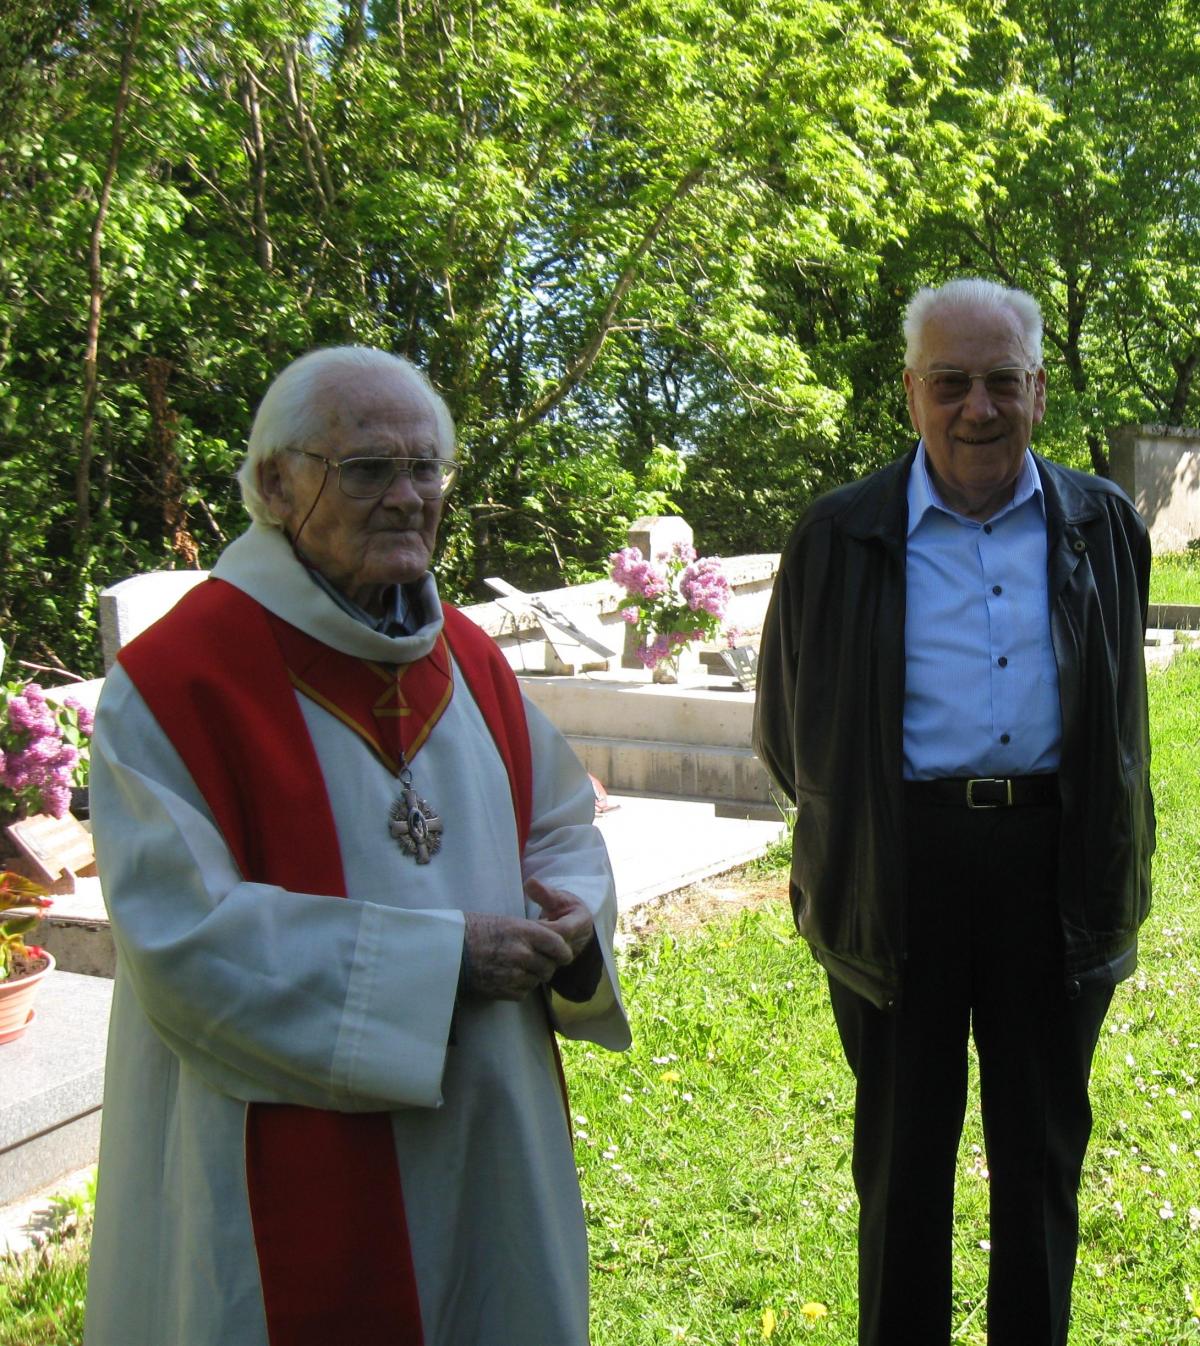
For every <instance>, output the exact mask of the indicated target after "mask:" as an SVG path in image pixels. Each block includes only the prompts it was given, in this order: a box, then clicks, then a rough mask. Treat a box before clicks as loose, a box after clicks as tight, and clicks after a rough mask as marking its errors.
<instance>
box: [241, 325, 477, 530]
mask: <svg viewBox="0 0 1200 1346" xmlns="http://www.w3.org/2000/svg"><path fill="white" fill-rule="evenodd" d="M366 373H376V374H384V375H387V376H389V377H391V378H393V379H395V380H397V381H398V382H399V383H402V384H404V385H405V386H406V387H407V388H408V389H409V390H410V391H411V392H413V393H415V394H417V395H418V396H419V397H422V398H424V400H425V401H426V403H427V404H428V406H429V409H430V411H431V412H432V413H433V419H434V424H435V426H436V427H437V452H438V456H439V457H440V458H453V457H454V455H455V449H454V421H453V420H452V419H451V417H450V412H449V410H448V408H447V406H446V404H445V402H443V401H442V399H441V397H440V396H439V395H438V393H437V392H436V391H435V389H434V387H433V384H431V383H430V382H429V380H428V379H427V378H426V377H425V375H424V374H423V373H421V371H420V370H419V369H418V368H417V367H416V365H414V364H412V363H411V362H410V361H408V360H406V359H405V358H404V357H403V356H402V355H392V354H390V353H389V352H388V351H381V350H375V349H374V348H372V347H370V346H330V347H327V348H325V349H323V350H315V351H309V353H308V354H307V355H302V356H300V358H299V359H298V360H293V361H292V363H291V364H290V365H288V366H287V367H286V368H285V369H282V370H280V372H279V373H278V374H277V375H276V376H275V379H274V381H273V382H272V384H271V386H270V387H269V388H268V389H267V391H266V393H265V395H264V396H263V400H262V401H261V402H260V403H259V404H258V410H257V411H256V412H255V414H254V424H253V425H252V426H251V427H250V438H249V440H248V441H247V444H246V457H245V458H244V459H243V461H242V465H241V467H240V468H238V474H237V479H238V485H239V486H240V487H241V490H242V503H243V504H244V505H245V506H246V510H247V513H249V515H250V517H251V518H252V519H253V520H254V521H255V522H256V523H265V524H269V525H270V526H271V527H272V528H279V527H282V524H281V523H280V521H279V520H278V519H277V518H276V517H275V516H274V515H273V514H272V513H271V511H270V509H269V508H268V507H267V502H266V499H265V498H264V496H263V494H262V491H261V490H260V489H259V485H258V470H259V468H260V467H261V466H262V465H263V464H264V463H266V462H269V461H270V460H271V459H272V458H274V457H275V456H276V455H278V454H280V453H283V452H284V450H286V449H302V448H304V447H305V445H307V444H309V443H310V442H311V441H312V440H314V439H316V438H317V437H318V436H319V435H320V434H321V433H323V431H324V428H325V427H324V425H323V424H322V423H321V422H320V421H319V419H318V407H319V403H320V394H321V391H322V390H323V389H324V388H327V387H328V386H329V384H330V383H331V382H332V381H333V380H344V381H346V382H351V381H352V380H353V379H354V378H355V376H359V375H363V374H366Z"/></svg>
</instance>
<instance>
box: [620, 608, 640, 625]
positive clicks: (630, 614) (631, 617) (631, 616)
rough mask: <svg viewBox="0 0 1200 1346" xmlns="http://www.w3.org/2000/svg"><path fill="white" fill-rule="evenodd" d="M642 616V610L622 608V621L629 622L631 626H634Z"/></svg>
mask: <svg viewBox="0 0 1200 1346" xmlns="http://www.w3.org/2000/svg"><path fill="white" fill-rule="evenodd" d="M641 615H642V610H641V608H622V609H621V620H622V621H623V622H629V624H630V625H632V624H633V623H634V622H636V621H638V620H640V618H641Z"/></svg>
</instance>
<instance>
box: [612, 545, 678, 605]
mask: <svg viewBox="0 0 1200 1346" xmlns="http://www.w3.org/2000/svg"><path fill="white" fill-rule="evenodd" d="M608 559H609V562H610V563H611V565H612V577H613V579H614V580H616V582H617V583H618V584H620V585H623V586H624V587H625V589H626V590H627V591H628V592H629V593H630V594H633V595H635V596H640V597H642V598H659V597H661V596H662V595H663V594H665V593H666V592H667V590H668V588H669V585H668V583H667V577H666V576H665V575H664V574H663V573H662V571H661V570H659V569H658V567H657V566H655V565H653V564H652V563H651V562H649V561H646V560H643V558H642V553H641V549H640V548H639V547H623V548H622V549H621V550H620V551H615V552H613V554H612V555H611V556H610V557H609V558H608Z"/></svg>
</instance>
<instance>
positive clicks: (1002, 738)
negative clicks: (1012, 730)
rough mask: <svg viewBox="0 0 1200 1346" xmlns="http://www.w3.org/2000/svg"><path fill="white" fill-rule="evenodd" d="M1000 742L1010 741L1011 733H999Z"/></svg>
mask: <svg viewBox="0 0 1200 1346" xmlns="http://www.w3.org/2000/svg"><path fill="white" fill-rule="evenodd" d="M1000 742H1001V743H1011V742H1012V735H1011V734H1001V735H1000Z"/></svg>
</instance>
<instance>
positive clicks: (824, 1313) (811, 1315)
mask: <svg viewBox="0 0 1200 1346" xmlns="http://www.w3.org/2000/svg"><path fill="white" fill-rule="evenodd" d="M800 1314H801V1317H804V1318H807V1319H808V1321H809V1322H810V1323H815V1322H816V1321H817V1319H818V1318H828V1317H829V1310H828V1309H827V1308H826V1307H825V1305H824V1304H818V1303H816V1302H815V1301H814V1300H811V1299H810V1300H809V1302H808V1303H807V1304H801V1305H800Z"/></svg>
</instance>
